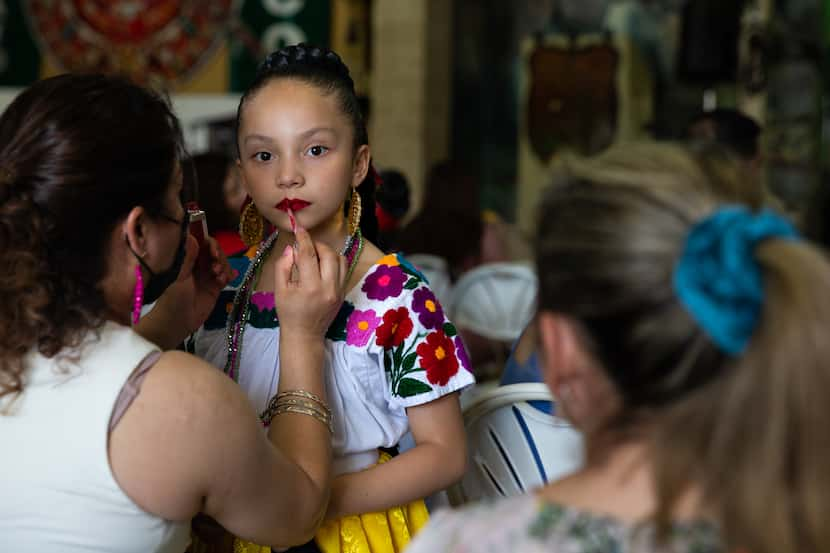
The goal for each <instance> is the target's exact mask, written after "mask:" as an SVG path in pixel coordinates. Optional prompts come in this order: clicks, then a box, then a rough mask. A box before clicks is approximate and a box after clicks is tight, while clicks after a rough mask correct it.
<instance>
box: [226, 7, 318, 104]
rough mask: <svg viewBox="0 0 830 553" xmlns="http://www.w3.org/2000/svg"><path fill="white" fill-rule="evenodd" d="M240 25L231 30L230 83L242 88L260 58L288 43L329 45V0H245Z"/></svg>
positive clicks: (235, 88) (252, 74) (254, 70)
mask: <svg viewBox="0 0 830 553" xmlns="http://www.w3.org/2000/svg"><path fill="white" fill-rule="evenodd" d="M240 23H241V29H239V31H238V32H234V33H231V41H230V44H229V46H230V52H231V68H230V73H231V74H230V86H231V90H232V91H234V92H241V91H243V90H245V88H246V87H247V86H248V85H249V84H250V83H251V81H252V80H253V78H254V74H255V73H256V68H257V65H258V64H259V62H260V61H261V58H263V57H264V56H266V55H267V54H269V53H270V52H273V51H274V50H279V49H280V48H282V47H283V46H286V45H288V44H296V43H298V42H306V43H309V44H315V45H318V46H328V45H329V40H330V39H329V37H330V34H331V33H330V29H331V2H330V0H245V2H244V4H243V6H242V10H241V13H240Z"/></svg>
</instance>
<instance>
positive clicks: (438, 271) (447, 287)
mask: <svg viewBox="0 0 830 553" xmlns="http://www.w3.org/2000/svg"><path fill="white" fill-rule="evenodd" d="M405 257H406V259H407V260H408V261H409V262H410V263H412V264H413V265H415V267H416V268H417V269H418V270H419V271H421V272H422V273H423V274H424V276H425V277H427V280H428V281H429V287H430V288H431V289H432V292H433V293H434V294H435V297H436V298H438V301H439V302H441V305H443V306H444V308H447V307H449V305H450V301H451V300H452V280H450V269H449V265H448V264H447V260H446V259H444V258H443V257H439V256H437V255H432V254H428V253H413V254H411V255H406V256H405Z"/></svg>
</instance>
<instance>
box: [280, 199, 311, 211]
mask: <svg viewBox="0 0 830 553" xmlns="http://www.w3.org/2000/svg"><path fill="white" fill-rule="evenodd" d="M310 205H311V202H307V201H305V200H297V199H291V198H285V199H284V200H283V201H281V202H280V203H278V204H277V205H276V206H274V207H276V208H277V209H279V210H280V211H288V210H289V209H290V210H291V211H293V212H294V213H296V212H298V211H300V210H301V209H304V208H306V207H308V206H310Z"/></svg>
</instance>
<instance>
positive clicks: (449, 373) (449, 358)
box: [415, 330, 458, 386]
mask: <svg viewBox="0 0 830 553" xmlns="http://www.w3.org/2000/svg"><path fill="white" fill-rule="evenodd" d="M415 351H417V352H418V357H419V358H420V361H421V366H422V367H423V368H424V369H425V370H426V371H427V380H429V381H430V382H431V383H433V384H438V385H439V386H445V385H446V384H447V382H449V381H450V378H452V377H453V376H455V373H457V372H458V358H457V357H456V356H455V343H454V342H453V341H452V339H450V337H449V336H447V335H446V334H444V331H443V330H438V331H436V332H433V333H431V334H429V335H428V336H427V339H426V341H425V342H421V343H420V344H419V345H418V348H417V349H416V350H415Z"/></svg>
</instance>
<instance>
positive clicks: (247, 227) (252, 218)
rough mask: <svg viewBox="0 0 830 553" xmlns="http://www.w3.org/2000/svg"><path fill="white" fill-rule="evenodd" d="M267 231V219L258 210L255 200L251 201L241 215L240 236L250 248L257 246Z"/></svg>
mask: <svg viewBox="0 0 830 553" xmlns="http://www.w3.org/2000/svg"><path fill="white" fill-rule="evenodd" d="M264 233H265V221H263V219H262V215H260V213H259V211H257V208H256V206H255V205H254V202H251V203H249V204H248V205H246V206H245V209H243V210H242V215H241V216H240V217H239V236H240V237H241V238H242V241H243V242H245V245H246V246H248V247H249V248H250V247H251V246H255V245H257V244H259V243H260V242H261V241H262V235H263V234H264Z"/></svg>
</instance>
